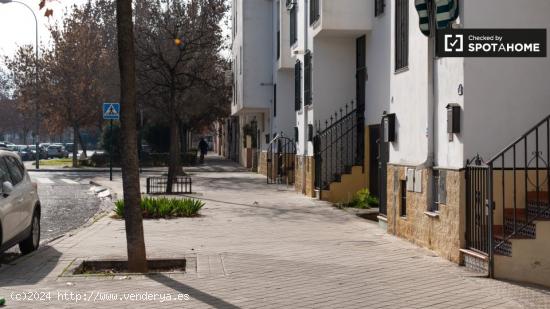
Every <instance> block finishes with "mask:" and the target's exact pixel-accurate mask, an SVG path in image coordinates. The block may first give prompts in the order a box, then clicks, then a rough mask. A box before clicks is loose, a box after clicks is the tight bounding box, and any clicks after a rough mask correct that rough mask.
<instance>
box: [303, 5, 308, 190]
mask: <svg viewBox="0 0 550 309" xmlns="http://www.w3.org/2000/svg"><path fill="white" fill-rule="evenodd" d="M303 3H304V53H305V52H307V49H308V47H309V46H308V41H309V38H308V34H309V24H308V20H307V19H308V15H307V13H308V12H309V11H308V3H309V1H307V0H304V1H303ZM302 63H304V61H302ZM302 71H304V70H302ZM302 80H303V74H302ZM303 90H304V87H303V86H302V94H303ZM302 96H303V95H302ZM307 114H308V113H307V110H306V105H305V104H304V124H303V126H302V128H303V129H304V130H303V132H304V142H305V144H304V146H305V149H304V162H303V164H302V166H303V168H302V191H303V192H304V193H306V194H307V191H306V184H307V182H306V175H307V173H306V169H305V167H306V165H307V164H306V163H307V155H308V154H309V153H308V148H309V142H308V141H307V139H306V135H307V132H306V128H307V127H308V117H307V116H308V115H307Z"/></svg>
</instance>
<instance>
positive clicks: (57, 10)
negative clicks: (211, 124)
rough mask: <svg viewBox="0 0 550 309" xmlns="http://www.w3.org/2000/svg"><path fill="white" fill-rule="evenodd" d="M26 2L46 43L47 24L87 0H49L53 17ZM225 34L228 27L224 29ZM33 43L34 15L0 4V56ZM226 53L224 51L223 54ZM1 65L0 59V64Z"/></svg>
mask: <svg viewBox="0 0 550 309" xmlns="http://www.w3.org/2000/svg"><path fill="white" fill-rule="evenodd" d="M18 1H21V2H24V3H26V4H27V5H28V6H30V7H31V8H32V9H33V11H34V12H35V13H36V16H37V18H38V35H39V40H40V42H41V43H40V44H45V45H47V44H48V42H49V41H50V39H51V38H50V35H49V32H48V25H49V24H50V23H55V22H56V21H60V20H61V19H62V17H63V15H64V12H65V11H67V10H68V9H69V8H70V7H71V6H73V5H75V4H76V5H81V4H83V3H85V2H86V1H87V0H51V1H49V2H48V7H49V8H52V9H53V10H54V13H53V14H54V15H53V17H50V18H46V17H44V11H43V10H42V11H39V10H38V3H39V0H18ZM224 30H225V31H224V32H226V34H228V33H230V31H229V29H224ZM27 44H32V45H33V46H34V45H35V24H34V17H33V16H32V14H31V12H30V11H29V9H28V8H26V7H25V6H24V5H21V4H20V3H8V4H0V58H3V57H4V56H12V55H13V54H14V53H15V52H16V50H17V48H18V46H22V45H27ZM226 53H228V51H226V52H225V53H224V54H226ZM1 65H2V63H1V61H0V66H1Z"/></svg>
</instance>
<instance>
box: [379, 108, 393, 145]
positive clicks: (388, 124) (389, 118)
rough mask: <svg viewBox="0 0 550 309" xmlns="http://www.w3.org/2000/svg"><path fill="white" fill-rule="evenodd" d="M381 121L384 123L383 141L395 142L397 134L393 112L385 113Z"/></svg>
mask: <svg viewBox="0 0 550 309" xmlns="http://www.w3.org/2000/svg"><path fill="white" fill-rule="evenodd" d="M382 121H383V123H384V142H385V143H390V142H395V141H396V135H397V134H396V132H395V114H385V115H384V116H383V120H382Z"/></svg>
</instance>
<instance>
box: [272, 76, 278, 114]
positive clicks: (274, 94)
mask: <svg viewBox="0 0 550 309" xmlns="http://www.w3.org/2000/svg"><path fill="white" fill-rule="evenodd" d="M273 117H277V84H275V85H273Z"/></svg>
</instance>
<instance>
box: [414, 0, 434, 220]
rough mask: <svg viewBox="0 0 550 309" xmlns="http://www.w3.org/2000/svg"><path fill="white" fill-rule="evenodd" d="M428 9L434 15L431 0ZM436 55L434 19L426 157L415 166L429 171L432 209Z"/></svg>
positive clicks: (429, 75) (429, 40)
mask: <svg viewBox="0 0 550 309" xmlns="http://www.w3.org/2000/svg"><path fill="white" fill-rule="evenodd" d="M427 4H428V10H429V11H430V12H432V13H431V16H435V2H434V1H433V0H428V1H427ZM436 75H437V68H436V57H435V20H433V21H432V22H431V23H430V36H429V38H428V106H427V115H428V121H427V128H426V137H427V140H428V145H427V152H428V154H427V157H426V160H425V161H424V162H423V163H421V164H420V165H419V166H417V168H421V169H422V168H426V169H428V170H429V171H430V174H431V176H430V181H429V184H428V188H429V190H428V191H427V194H428V198H427V203H428V205H427V206H428V208H427V209H432V205H433V203H435V196H434V195H433V194H434V192H435V177H434V172H433V170H434V166H436V165H437V157H436V152H437V123H436V120H437V104H436V103H437V87H436Z"/></svg>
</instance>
